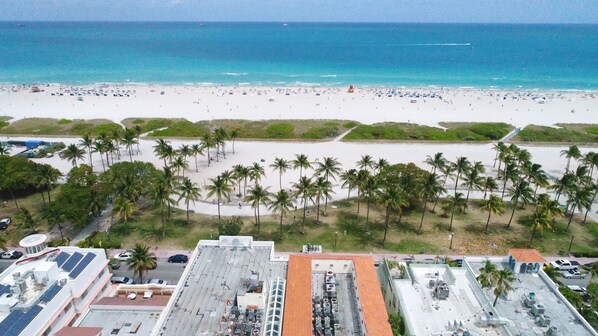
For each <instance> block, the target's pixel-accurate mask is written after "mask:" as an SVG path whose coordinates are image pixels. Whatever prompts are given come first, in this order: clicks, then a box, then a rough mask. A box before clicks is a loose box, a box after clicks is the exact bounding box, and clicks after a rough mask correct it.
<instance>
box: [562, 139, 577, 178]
mask: <svg viewBox="0 0 598 336" xmlns="http://www.w3.org/2000/svg"><path fill="white" fill-rule="evenodd" d="M561 156H564V157H566V158H567V167H566V168H565V172H566V173H568V172H569V165H570V163H571V158H574V159H579V158H580V157H581V151H580V150H579V147H577V146H575V145H573V146H569V149H563V150H562V151H561Z"/></svg>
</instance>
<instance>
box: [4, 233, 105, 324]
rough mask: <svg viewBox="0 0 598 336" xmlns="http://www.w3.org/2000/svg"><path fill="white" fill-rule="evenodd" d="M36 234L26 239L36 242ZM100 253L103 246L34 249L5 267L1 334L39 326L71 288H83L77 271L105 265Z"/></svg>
mask: <svg viewBox="0 0 598 336" xmlns="http://www.w3.org/2000/svg"><path fill="white" fill-rule="evenodd" d="M37 236H39V235H34V236H33V238H31V239H30V240H31V241H35V242H37V243H39V241H38V240H39V239H38V238H39V237H37ZM24 240H25V239H24ZM28 242H29V240H28ZM100 253H101V254H103V250H99V249H79V248H74V247H72V248H71V247H64V248H60V249H45V250H35V255H33V256H28V255H26V256H24V257H22V258H21V259H19V260H18V261H16V262H15V263H14V264H12V265H11V266H10V267H8V268H7V269H6V270H5V271H4V272H3V273H2V274H0V330H4V331H5V334H4V335H21V334H31V332H37V331H39V330H41V329H39V328H42V327H43V326H44V325H46V323H48V322H50V321H51V316H52V315H53V313H54V312H55V310H56V309H61V308H60V307H61V306H62V304H63V303H64V302H66V301H67V300H70V299H71V296H72V295H73V294H72V293H73V292H74V293H79V292H83V290H85V288H83V286H84V284H85V283H87V280H88V279H86V277H82V276H81V274H83V273H84V272H90V273H91V274H96V273H99V272H100V271H101V270H102V269H103V268H105V266H106V263H107V261H106V258H105V256H103V255H100ZM67 287H68V288H67Z"/></svg>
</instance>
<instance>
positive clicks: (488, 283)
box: [476, 260, 496, 288]
mask: <svg viewBox="0 0 598 336" xmlns="http://www.w3.org/2000/svg"><path fill="white" fill-rule="evenodd" d="M476 280H478V282H479V283H480V286H482V288H489V287H492V286H494V283H496V265H494V264H493V263H491V262H490V260H486V263H485V264H484V267H482V268H480V275H478V276H477V278H476Z"/></svg>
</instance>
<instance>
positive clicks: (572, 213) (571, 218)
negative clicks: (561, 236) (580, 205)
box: [565, 204, 575, 231]
mask: <svg viewBox="0 0 598 336" xmlns="http://www.w3.org/2000/svg"><path fill="white" fill-rule="evenodd" d="M565 213H566V212H565ZM574 214H575V204H573V208H572V209H571V217H569V222H568V223H567V228H566V229H565V231H569V225H571V221H572V220H573V215H574Z"/></svg>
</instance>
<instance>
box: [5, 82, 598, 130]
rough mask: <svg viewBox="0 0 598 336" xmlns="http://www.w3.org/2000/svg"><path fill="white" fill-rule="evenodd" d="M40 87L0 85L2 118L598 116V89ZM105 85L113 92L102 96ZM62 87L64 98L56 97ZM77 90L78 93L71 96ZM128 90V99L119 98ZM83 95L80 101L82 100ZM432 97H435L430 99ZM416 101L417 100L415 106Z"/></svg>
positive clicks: (568, 119) (512, 119)
mask: <svg viewBox="0 0 598 336" xmlns="http://www.w3.org/2000/svg"><path fill="white" fill-rule="evenodd" d="M41 89H43V90H44V92H40V93H30V88H29V87H15V86H3V87H0V115H6V116H11V117H13V118H15V119H21V118H27V117H53V118H67V119H76V118H79V119H93V118H106V119H111V120H114V121H116V122H120V121H121V120H122V119H124V118H127V117H165V118H186V119H188V120H190V121H194V122H195V121H198V120H211V119H251V120H261V119H349V120H356V121H359V122H362V123H367V124H371V123H375V122H383V121H397V122H412V123H418V124H423V125H436V124H437V123H438V122H441V121H470V122H480V121H504V122H508V123H511V124H513V125H515V126H520V127H521V126H525V125H528V124H540V125H553V124H556V123H595V122H597V121H598V118H597V117H596V112H597V111H596V110H597V108H598V94H596V93H593V92H556V91H555V92H537V91H521V92H512V91H493V90H473V89H450V90H449V89H440V88H439V89H428V90H424V89H396V90H394V92H393V90H391V89H372V88H370V89H361V88H357V89H356V91H355V93H347V92H346V91H347V90H346V89H344V88H343V89H340V88H323V87H315V88H314V87H305V88H298V87H294V88H293V87H283V88H271V87H243V86H237V87H232V86H231V87H202V86H162V87H159V86H104V87H103V86H87V87H62V86H44V87H41ZM100 90H102V91H101V92H102V93H105V94H107V96H103V95H102V96H96V95H95V93H99V92H100ZM59 92H62V93H63V94H64V96H53V95H52V93H54V94H57V93H59ZM73 92H76V95H75V96H70V94H71V93H73ZM162 92H164V94H163V95H162V94H161V93H162ZM122 93H124V94H128V95H129V97H126V96H114V95H115V94H117V95H118V94H122ZM78 94H81V98H82V99H83V100H82V101H79V100H78V97H79V96H78ZM389 95H390V97H389ZM400 95H404V97H400ZM416 95H420V98H417V97H415V96H416ZM432 95H435V96H436V98H431V97H430V96H432ZM423 96H427V97H423ZM270 98H272V99H273V101H270ZM413 99H414V100H416V101H417V102H414V103H412V102H411V101H412V100H413ZM572 111H574V113H572Z"/></svg>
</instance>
